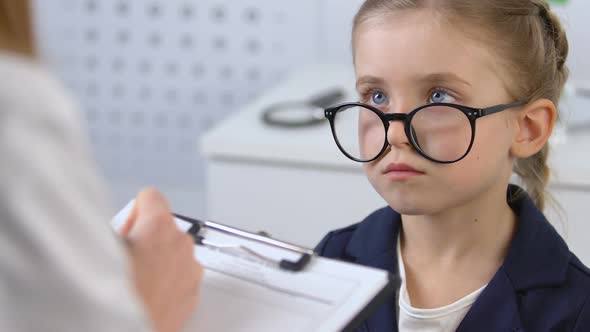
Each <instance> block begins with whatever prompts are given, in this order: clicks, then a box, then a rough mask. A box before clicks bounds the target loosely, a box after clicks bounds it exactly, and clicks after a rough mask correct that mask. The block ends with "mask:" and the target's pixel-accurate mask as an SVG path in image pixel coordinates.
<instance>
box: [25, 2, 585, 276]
mask: <svg viewBox="0 0 590 332" xmlns="http://www.w3.org/2000/svg"><path fill="white" fill-rule="evenodd" d="M33 3H34V11H35V22H36V31H37V36H38V38H37V39H38V42H39V46H40V52H41V56H42V59H43V61H44V62H45V63H46V64H47V65H48V66H49V67H50V68H51V70H53V71H54V72H55V73H56V74H57V76H59V77H60V78H61V79H62V80H63V82H64V83H65V85H66V86H67V87H68V88H69V89H70V91H71V93H72V94H73V95H74V96H75V97H76V98H77V99H78V100H79V102H80V107H81V109H82V112H83V115H84V118H85V120H86V126H87V129H88V132H89V135H90V139H91V142H92V146H93V149H94V152H95V156H96V159H97V161H98V164H99V166H100V169H101V171H102V173H103V174H104V176H105V177H106V179H107V180H108V182H109V184H110V186H111V191H112V193H113V206H114V207H115V209H119V208H121V207H122V206H124V205H125V203H127V202H128V201H129V200H130V199H131V198H132V197H133V196H134V194H135V193H136V192H137V190H138V189H139V188H141V187H143V186H145V185H148V184H150V185H156V186H158V187H159V188H161V189H162V190H163V191H164V192H165V193H166V194H167V195H168V196H169V197H170V200H171V201H172V205H173V207H174V209H175V210H176V211H177V212H181V213H185V214H189V215H192V216H197V217H199V216H200V217H209V218H215V219H217V220H219V221H221V222H226V223H229V224H234V225H236V226H242V227H244V228H247V229H250V230H259V229H264V230H266V231H269V232H270V233H271V234H272V235H278V236H279V238H284V239H287V240H292V241H294V242H299V243H302V244H306V245H309V246H312V245H313V244H314V243H316V242H317V241H319V239H320V237H321V234H323V233H325V231H327V230H329V229H333V228H336V227H343V226H346V225H348V224H352V223H354V222H357V221H359V220H360V219H361V218H362V217H364V216H365V215H367V214H368V213H369V212H371V211H372V210H373V209H375V208H377V207H380V206H382V205H384V203H383V202H382V201H381V200H380V199H379V197H377V195H376V194H375V193H374V192H373V191H372V189H371V188H370V186H369V184H368V182H366V180H364V176H363V175H362V172H361V171H360V168H359V167H358V165H356V164H353V163H352V162H349V161H347V160H345V159H344V157H342V156H340V154H339V152H338V151H337V149H336V146H335V145H334V143H333V140H332V138H331V136H330V133H329V127H328V126H327V124H325V123H324V124H323V125H321V126H316V127H314V128H303V129H292V128H290V129H284V128H272V127H269V126H267V125H264V124H263V123H262V122H261V121H260V112H261V111H262V110H263V109H265V108H266V107H267V106H268V105H269V104H272V103H276V102H280V101H286V100H291V99H305V98H311V97H313V96H317V95H318V94H321V93H322V91H327V90H329V89H331V88H334V87H336V88H339V89H341V90H342V91H344V92H345V96H344V98H345V99H351V100H352V99H354V98H355V96H354V94H353V92H352V91H353V88H354V80H353V76H352V65H351V59H350V47H349V43H350V30H351V21H352V17H353V15H354V13H355V12H356V10H357V8H358V6H359V5H360V4H361V3H362V0H299V1H285V0H278V1H277V0H242V1H235V0H233V1H230V0H53V1H47V0H35V1H33ZM554 8H555V10H556V11H557V12H558V13H559V15H560V16H561V17H562V19H563V20H564V23H565V25H566V28H567V31H568V35H569V38H570V44H571V53H570V54H571V55H570V58H569V66H570V68H571V71H572V73H571V80H570V85H569V86H568V90H567V93H566V96H565V97H564V102H563V105H562V108H563V110H564V113H563V114H564V121H565V122H566V123H571V124H572V128H574V127H575V128H576V129H575V130H571V134H568V133H569V132H570V131H568V128H567V126H565V125H564V127H563V128H558V130H557V131H556V135H555V137H554V143H556V146H557V148H555V150H560V151H561V152H560V153H561V154H560V153H557V154H556V157H555V158H554V163H555V165H556V166H555V168H556V177H555V179H556V180H555V181H554V182H553V183H552V191H553V192H554V193H555V196H556V198H557V199H558V201H559V202H560V203H561V204H562V206H563V207H564V210H565V212H566V213H565V216H562V217H559V218H555V219H557V220H559V221H557V222H556V224H557V227H558V228H559V229H560V231H562V232H563V233H564V234H566V233H569V235H566V236H569V237H568V241H569V242H570V244H571V245H572V246H573V247H574V249H575V250H577V251H580V252H581V253H579V255H580V256H581V257H582V258H583V260H585V262H586V263H587V264H588V263H590V246H589V245H588V244H585V242H586V241H585V238H586V235H585V234H588V232H587V231H590V229H589V228H588V227H589V226H585V223H584V222H583V221H582V217H583V216H584V215H585V214H584V212H583V210H584V209H583V207H584V202H586V201H587V200H588V198H590V177H589V175H588V174H590V172H588V171H590V167H589V166H588V162H590V159H589V160H586V159H584V158H588V157H586V156H583V155H584V153H580V149H583V151H589V150H588V147H590V137H588V135H586V134H587V132H588V130H587V129H583V128H584V125H585V123H586V121H587V120H589V121H590V116H588V115H587V114H588V113H590V110H588V109H586V108H587V106H589V105H590V103H589V102H587V101H586V98H585V97H584V96H586V97H587V96H590V61H588V60H587V59H589V58H590V43H588V42H587V40H588V39H587V35H586V34H587V31H590V20H589V19H588V18H590V1H587V0H572V1H556V2H555V4H554ZM580 128H582V129H580ZM576 135H578V136H579V137H582V139H580V138H577V137H578V136H576ZM574 143H575V144H577V145H575V144H574ZM574 145H575V147H576V150H572V149H571V147H572V146H574ZM564 146H569V147H570V150H564V149H562V147H564ZM560 160H561V161H560ZM566 160H567V162H565V161H566ZM560 162H561V164H560ZM562 164H563V165H562ZM551 213H553V212H550V214H551ZM555 215H560V213H555ZM577 220H579V221H577ZM562 221H565V222H562ZM584 227H586V228H584ZM568 228H569V230H568Z"/></svg>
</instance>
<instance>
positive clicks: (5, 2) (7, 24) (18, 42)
mask: <svg viewBox="0 0 590 332" xmlns="http://www.w3.org/2000/svg"><path fill="white" fill-rule="evenodd" d="M30 10H31V6H30V3H29V1H28V0H16V1H15V0H0V50H2V51H8V52H12V53H18V54H19V55H24V56H28V57H34V56H35V43H34V38H33V26H32V24H31V11H30Z"/></svg>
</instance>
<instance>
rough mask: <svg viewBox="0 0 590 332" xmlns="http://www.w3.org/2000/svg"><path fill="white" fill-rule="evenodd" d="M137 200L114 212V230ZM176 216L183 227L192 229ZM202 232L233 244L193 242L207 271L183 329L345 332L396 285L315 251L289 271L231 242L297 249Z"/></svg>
mask: <svg viewBox="0 0 590 332" xmlns="http://www.w3.org/2000/svg"><path fill="white" fill-rule="evenodd" d="M133 204H134V202H133V201H132V202H130V203H129V204H128V205H127V206H126V207H125V208H124V209H123V210H121V211H120V212H119V213H118V214H117V215H116V216H115V217H114V219H113V221H112V225H113V227H114V228H115V229H118V228H120V227H121V225H122V224H123V223H124V221H125V220H126V219H127V216H128V215H129V213H130V211H131V207H132V206H133ZM175 221H176V223H177V225H178V227H179V228H180V229H182V230H183V231H187V230H188V229H189V228H190V226H191V224H189V223H187V222H184V221H182V220H180V219H176V220H175ZM199 234H200V235H203V236H204V237H205V238H206V239H207V241H210V242H214V243H217V244H220V245H222V244H226V245H228V249H227V250H226V249H223V250H219V249H218V248H210V247H207V246H197V245H195V257H196V259H197V260H198V261H199V262H200V263H201V264H202V265H203V267H204V268H205V272H204V276H203V282H202V285H201V299H200V304H199V306H198V309H197V311H196V313H195V315H194V317H193V318H192V319H191V322H190V323H189V324H188V326H187V327H186V329H185V330H186V331H196V332H201V331H203V332H205V331H207V332H209V331H216V332H217V331H232V332H233V331H244V332H245V331H248V332H249V331H253V332H254V331H255V332H266V331H269V332H271V331H272V332H275V331H297V332H299V331H322V332H330V331H341V330H342V329H344V328H345V327H347V326H349V323H350V322H351V321H352V320H353V319H354V318H355V317H357V315H358V314H359V313H360V312H361V311H362V310H363V309H364V308H365V307H366V306H367V305H368V304H369V303H371V302H372V301H373V300H374V299H375V297H376V296H377V295H378V294H380V293H381V292H382V291H384V289H386V288H392V284H391V283H392V280H391V279H390V276H389V274H388V273H387V272H386V271H383V270H378V269H374V268H369V267H364V266H360V265H354V264H350V263H345V262H340V261H336V260H332V259H326V258H322V257H316V256H314V257H312V259H311V261H310V262H309V264H308V265H307V266H306V268H305V269H304V270H303V271H300V272H292V271H286V270H282V269H280V268H278V267H277V266H276V265H272V264H269V263H268V262H266V261H265V260H263V259H258V258H257V257H256V256H252V255H248V254H246V253H244V252H242V251H240V250H238V249H234V248H233V246H238V245H239V246H244V247H247V248H249V249H251V250H253V251H255V252H256V253H259V254H263V255H264V256H265V257H271V258H273V259H276V260H280V259H284V258H286V259H291V260H297V259H298V257H299V256H300V254H297V253H294V252H291V251H288V250H285V249H281V248H276V247H272V246H269V245H265V244H261V243H258V242H255V241H252V240H248V239H243V238H239V237H235V236H232V235H229V234H226V233H223V232H219V231H215V230H211V229H203V230H202V231H201V232H200V233H199ZM393 287H395V286H393Z"/></svg>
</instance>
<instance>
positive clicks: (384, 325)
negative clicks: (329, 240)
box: [346, 207, 401, 332]
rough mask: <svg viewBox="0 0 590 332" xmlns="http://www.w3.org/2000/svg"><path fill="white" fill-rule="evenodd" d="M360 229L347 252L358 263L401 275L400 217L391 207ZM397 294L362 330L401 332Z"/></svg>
mask: <svg viewBox="0 0 590 332" xmlns="http://www.w3.org/2000/svg"><path fill="white" fill-rule="evenodd" d="M368 219H369V220H366V221H367V222H364V223H362V225H361V226H360V227H359V228H358V229H357V230H356V232H355V234H354V235H353V237H352V238H351V240H350V242H349V244H348V246H347V248H346V251H347V253H348V254H349V255H350V256H351V257H354V262H356V263H358V264H362V265H365V266H371V267H375V268H378V269H383V270H387V271H389V273H391V274H394V275H397V273H398V271H397V254H396V248H397V247H396V246H397V237H398V234H399V230H400V221H401V219H400V216H399V214H397V213H396V212H394V211H393V210H392V209H390V208H389V207H387V208H384V209H381V210H379V211H378V213H376V214H373V215H371V216H370V217H369V218H368ZM395 312H396V302H395V295H393V296H391V297H389V298H388V299H387V300H385V301H384V302H383V304H382V305H381V306H380V307H379V308H378V309H377V310H376V311H375V312H374V313H373V315H371V316H370V317H369V318H368V319H367V320H366V321H365V322H364V324H363V325H362V326H361V329H360V331H371V332H379V331H388V332H389V331H391V332H397V331H398V328H397V317H396V315H395Z"/></svg>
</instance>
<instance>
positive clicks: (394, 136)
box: [387, 120, 411, 148]
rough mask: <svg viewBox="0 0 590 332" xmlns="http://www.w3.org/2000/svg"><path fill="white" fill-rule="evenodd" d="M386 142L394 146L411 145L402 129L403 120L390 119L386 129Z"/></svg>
mask: <svg viewBox="0 0 590 332" xmlns="http://www.w3.org/2000/svg"><path fill="white" fill-rule="evenodd" d="M387 143H388V144H389V145H390V146H392V147H396V148H402V147H408V146H411V145H410V142H409V141H408V137H407V136H406V132H405V130H404V122H403V121H397V120H395V121H390V122H389V128H388V129H387Z"/></svg>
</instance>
